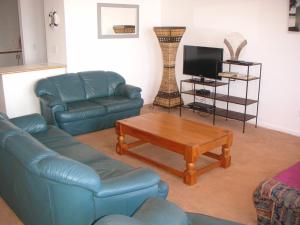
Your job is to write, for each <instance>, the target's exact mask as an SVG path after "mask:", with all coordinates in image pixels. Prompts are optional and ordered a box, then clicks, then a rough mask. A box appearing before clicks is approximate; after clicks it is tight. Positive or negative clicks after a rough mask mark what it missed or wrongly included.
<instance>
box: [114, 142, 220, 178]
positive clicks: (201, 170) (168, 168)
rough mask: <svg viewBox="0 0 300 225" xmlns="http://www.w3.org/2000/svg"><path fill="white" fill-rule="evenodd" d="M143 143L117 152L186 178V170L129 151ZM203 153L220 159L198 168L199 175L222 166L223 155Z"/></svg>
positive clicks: (136, 143) (137, 143)
mask: <svg viewBox="0 0 300 225" xmlns="http://www.w3.org/2000/svg"><path fill="white" fill-rule="evenodd" d="M141 143H143V144H144V143H145V142H143V141H137V142H133V143H131V144H128V145H127V147H126V148H127V150H126V151H121V152H120V151H117V152H118V154H120V155H124V154H126V155H128V156H131V157H133V158H136V159H138V160H140V161H143V162H145V163H149V164H152V165H154V166H156V167H158V168H160V169H163V170H165V171H167V172H169V173H171V174H174V175H176V176H178V177H181V178H184V177H185V174H186V171H181V170H178V169H175V168H173V167H171V166H167V165H165V164H163V163H160V162H158V161H155V160H153V159H150V158H147V157H145V156H143V155H140V154H138V153H135V152H132V151H129V150H128V149H129V148H130V147H129V146H134V147H137V146H139V145H141ZM203 155H205V156H207V157H209V158H213V159H216V160H218V161H216V162H212V163H210V164H209V165H207V166H204V167H201V168H196V173H197V176H200V175H202V174H204V173H205V172H207V171H210V170H212V169H215V168H217V167H220V166H221V165H222V162H221V159H222V155H217V154H215V153H211V152H206V153H204V154H203Z"/></svg>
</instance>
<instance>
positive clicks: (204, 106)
mask: <svg viewBox="0 0 300 225" xmlns="http://www.w3.org/2000/svg"><path fill="white" fill-rule="evenodd" d="M187 106H188V107H190V108H192V109H197V110H201V111H204V112H213V111H214V109H215V108H216V107H215V106H213V105H209V104H205V103H201V102H192V103H189V104H187Z"/></svg>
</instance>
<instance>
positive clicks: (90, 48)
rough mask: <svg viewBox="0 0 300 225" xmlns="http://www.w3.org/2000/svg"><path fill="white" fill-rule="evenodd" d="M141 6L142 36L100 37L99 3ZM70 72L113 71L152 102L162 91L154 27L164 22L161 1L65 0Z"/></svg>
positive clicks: (157, 44)
mask: <svg viewBox="0 0 300 225" xmlns="http://www.w3.org/2000/svg"><path fill="white" fill-rule="evenodd" d="M98 2H107V3H121V4H138V5H139V6H140V37H139V38H129V39H128V38H127V39H98V38H97V34H98V33H97V3H98ZM64 7H65V25H66V49H67V65H68V71H69V72H72V71H84V70H112V71H116V72H118V73H120V74H121V75H122V76H124V77H125V79H126V81H127V83H129V84H133V85H136V86H139V87H141V88H142V89H143V92H142V95H143V98H144V99H145V102H146V103H152V102H153V100H154V97H155V95H156V93H157V90H158V88H159V84H160V79H161V74H162V57H161V52H160V47H159V43H158V41H157V39H156V36H155V34H154V32H153V26H157V25H160V22H161V0H152V1H145V0H123V1H121V0H120V1H116V0H109V1H97V0H89V1H86V0H65V6H64Z"/></svg>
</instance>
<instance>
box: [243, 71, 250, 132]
mask: <svg viewBox="0 0 300 225" xmlns="http://www.w3.org/2000/svg"><path fill="white" fill-rule="evenodd" d="M249 70H250V67H249V66H248V67H247V84H246V99H245V105H244V106H245V110H244V125H243V133H245V126H246V113H247V101H248V86H249Z"/></svg>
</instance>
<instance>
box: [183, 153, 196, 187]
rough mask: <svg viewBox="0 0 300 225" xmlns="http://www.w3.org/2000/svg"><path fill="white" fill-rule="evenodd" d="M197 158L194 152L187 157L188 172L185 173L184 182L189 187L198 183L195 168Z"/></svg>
mask: <svg viewBox="0 0 300 225" xmlns="http://www.w3.org/2000/svg"><path fill="white" fill-rule="evenodd" d="M197 158H198V156H197V155H196V154H195V153H194V151H189V152H188V154H187V155H186V156H185V161H186V170H185V171H184V177H183V181H184V183H186V184H188V185H193V184H196V183H197V170H196V166H195V162H196V161H197Z"/></svg>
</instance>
